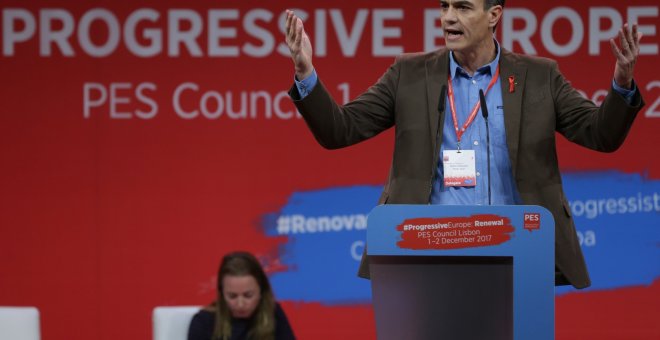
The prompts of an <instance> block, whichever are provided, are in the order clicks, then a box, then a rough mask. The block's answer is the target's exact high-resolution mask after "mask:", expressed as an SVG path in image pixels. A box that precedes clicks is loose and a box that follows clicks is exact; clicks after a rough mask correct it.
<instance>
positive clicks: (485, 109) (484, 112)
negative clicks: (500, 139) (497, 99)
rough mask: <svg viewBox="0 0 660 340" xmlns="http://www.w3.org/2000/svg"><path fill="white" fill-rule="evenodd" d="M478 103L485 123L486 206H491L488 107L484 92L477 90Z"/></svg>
mask: <svg viewBox="0 0 660 340" xmlns="http://www.w3.org/2000/svg"><path fill="white" fill-rule="evenodd" d="M479 102H480V103H481V115H482V116H483V117H484V121H485V122H486V159H487V162H486V165H487V167H488V205H491V204H492V201H491V193H490V130H489V129H488V105H487V104H486V96H484V91H483V90H481V89H479Z"/></svg>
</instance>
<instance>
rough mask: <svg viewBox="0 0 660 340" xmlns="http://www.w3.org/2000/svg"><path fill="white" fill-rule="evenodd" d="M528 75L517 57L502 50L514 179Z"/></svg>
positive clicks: (504, 102) (506, 122)
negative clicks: (523, 99) (517, 60)
mask: <svg viewBox="0 0 660 340" xmlns="http://www.w3.org/2000/svg"><path fill="white" fill-rule="evenodd" d="M526 75H527V68H526V67H525V65H522V64H521V63H517V62H516V60H515V56H514V55H513V54H512V53H511V52H509V51H507V50H505V49H502V52H501V55H500V84H501V87H502V100H503V104H504V128H505V131H506V144H507V146H508V147H509V159H510V160H511V170H512V171H513V178H514V179H515V178H516V169H517V162H518V146H519V143H520V117H521V114H522V98H523V92H524V89H525V77H526Z"/></svg>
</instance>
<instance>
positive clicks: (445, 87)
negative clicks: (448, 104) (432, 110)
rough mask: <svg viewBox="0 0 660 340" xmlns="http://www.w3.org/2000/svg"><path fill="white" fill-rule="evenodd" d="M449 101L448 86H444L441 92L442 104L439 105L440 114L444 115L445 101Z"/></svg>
mask: <svg viewBox="0 0 660 340" xmlns="http://www.w3.org/2000/svg"><path fill="white" fill-rule="evenodd" d="M446 100H447V85H442V89H441V90H440V102H439V103H438V112H439V113H442V112H444V111H445V101H446ZM438 126H439V124H438Z"/></svg>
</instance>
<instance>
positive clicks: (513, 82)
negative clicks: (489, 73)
mask: <svg viewBox="0 0 660 340" xmlns="http://www.w3.org/2000/svg"><path fill="white" fill-rule="evenodd" d="M515 90H516V78H514V77H513V76H509V93H513V91H515Z"/></svg>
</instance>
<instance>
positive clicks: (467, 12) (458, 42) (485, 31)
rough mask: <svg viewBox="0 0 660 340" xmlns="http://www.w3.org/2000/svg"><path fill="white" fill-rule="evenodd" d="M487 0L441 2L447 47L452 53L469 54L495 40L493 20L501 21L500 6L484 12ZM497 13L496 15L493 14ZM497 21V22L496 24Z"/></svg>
mask: <svg viewBox="0 0 660 340" xmlns="http://www.w3.org/2000/svg"><path fill="white" fill-rule="evenodd" d="M484 1H485V0H441V1H440V18H441V20H442V29H443V30H444V32H445V45H446V46H447V48H449V49H450V50H452V51H458V52H469V51H471V50H474V49H475V48H476V47H477V46H479V45H480V44H482V43H483V42H484V41H487V40H489V39H493V27H492V26H493V24H491V23H493V20H494V19H493V18H494V16H495V18H496V19H499V15H498V13H501V7H500V6H493V7H491V8H490V9H488V10H484ZM492 11H496V12H495V13H491V12H492ZM496 22H497V21H495V23H496Z"/></svg>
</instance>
